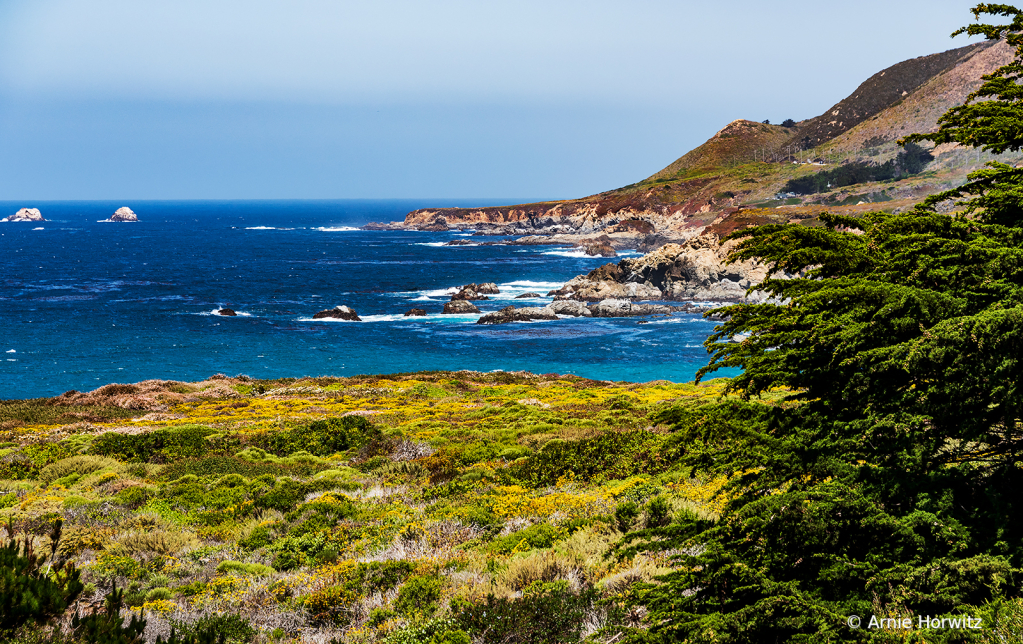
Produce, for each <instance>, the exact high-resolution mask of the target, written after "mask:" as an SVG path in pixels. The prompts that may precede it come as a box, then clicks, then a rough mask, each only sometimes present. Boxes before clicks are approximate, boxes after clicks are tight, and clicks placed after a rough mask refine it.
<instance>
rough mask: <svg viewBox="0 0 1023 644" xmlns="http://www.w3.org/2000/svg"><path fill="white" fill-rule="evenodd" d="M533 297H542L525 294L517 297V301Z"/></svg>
mask: <svg viewBox="0 0 1023 644" xmlns="http://www.w3.org/2000/svg"><path fill="white" fill-rule="evenodd" d="M533 297H542V296H541V295H540V294H539V293H523V294H522V295H516V296H515V299H516V300H526V299H529V298H533Z"/></svg>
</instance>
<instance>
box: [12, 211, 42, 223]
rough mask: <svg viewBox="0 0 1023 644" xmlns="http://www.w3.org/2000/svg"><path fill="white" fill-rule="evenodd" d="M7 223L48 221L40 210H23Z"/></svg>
mask: <svg viewBox="0 0 1023 644" xmlns="http://www.w3.org/2000/svg"><path fill="white" fill-rule="evenodd" d="M7 221H46V220H45V219H43V214H42V213H41V212H39V209H38V208H22V209H21V210H19V211H18V212H16V213H14V214H13V215H11V216H10V217H8V218H7Z"/></svg>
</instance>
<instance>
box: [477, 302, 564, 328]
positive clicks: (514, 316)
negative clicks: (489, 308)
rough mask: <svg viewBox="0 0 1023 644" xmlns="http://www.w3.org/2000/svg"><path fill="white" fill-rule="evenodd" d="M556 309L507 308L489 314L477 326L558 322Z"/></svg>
mask: <svg viewBox="0 0 1023 644" xmlns="http://www.w3.org/2000/svg"><path fill="white" fill-rule="evenodd" d="M557 319H558V316H557V314H556V313H555V312H554V309H553V308H551V307H549V306H544V307H539V306H524V307H522V308H515V307H514V306H506V307H504V308H503V309H501V310H500V311H493V312H491V313H487V314H486V315H484V316H483V317H481V318H480V319H479V320H476V324H507V323H508V322H531V321H533V320H557Z"/></svg>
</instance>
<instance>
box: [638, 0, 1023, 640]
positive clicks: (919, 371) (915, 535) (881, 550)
mask: <svg viewBox="0 0 1023 644" xmlns="http://www.w3.org/2000/svg"><path fill="white" fill-rule="evenodd" d="M974 13H975V14H976V15H977V16H979V15H981V14H994V15H998V16H1008V17H1011V18H1012V22H1011V23H1010V24H1008V25H1005V26H991V25H973V26H970V27H968V28H965V29H964V30H961V31H962V32H965V33H971V34H983V35H985V36H987V37H988V38H992V39H997V38H1005V39H1006V40H1007V41H1008V42H1009V44H1010V45H1012V46H1013V47H1015V48H1016V58H1015V60H1014V61H1013V62H1012V63H1011V64H1009V65H1007V66H1006V67H1003V68H1001V69H1000V70H998V71H997V72H995V73H994V74H992V75H990V76H987V77H985V79H984V84H983V86H982V87H981V88H980V89H979V90H978V91H977V92H976V93H975V94H974V95H973V96H971V102H969V103H968V104H967V105H964V106H961V107H958V108H955V109H953V110H950V112H949V113H947V114H946V115H945V116H944V117H943V118H942V120H941V127H940V129H939V131H938V132H936V133H934V134H929V135H921V136H913V137H908V138H907V139H906V140H905V141H904V142H913V141H921V140H929V141H931V142H934V143H944V142H957V143H959V144H961V145H970V146H976V147H984V148H985V149H988V150H991V151H994V152H1001V151H1004V150H1019V149H1020V147H1021V146H1023V112H1021V111H1020V109H1021V108H1020V101H1021V99H1023V89H1021V88H1020V86H1019V85H1017V84H1016V81H1017V80H1019V79H1020V78H1023V13H1021V12H1020V11H1019V10H1017V9H1015V8H1013V7H1009V6H1006V5H984V4H982V5H978V6H977V7H976V8H975V9H974ZM957 33H959V32H957ZM977 99H989V100H982V101H980V102H973V101H976V100H977ZM946 202H952V203H953V204H955V208H954V211H953V212H952V213H949V214H945V213H944V212H943V210H944V209H939V205H940V204H943V203H946ZM820 219H821V221H823V222H824V224H825V226H824V227H822V228H809V227H804V226H799V225H774V226H761V227H759V228H754V229H746V230H742V231H740V232H738V233H736V234H735V235H734V236H733V237H735V238H739V239H741V240H742V241H741V243H740V244H739V246H738V247H737V249H736V251H735V252H734V253H733V255H732V259H734V260H739V259H752V258H757V259H759V260H761V261H764V262H767V263H769V264H770V265H771V266H772V268H773V269H775V270H784V271H786V272H787V273H789V274H796V275H797V276H798V277H797V278H795V279H770V280H767V281H766V282H765V283H764V284H762V285H761V286H760V288H762V289H764V290H766V291H768V292H769V293H770V294H771V295H773V296H774V298H775V299H774V301H772V302H769V303H764V304H739V305H734V306H730V307H726V308H724V309H723V310H719V311H717V313H718V314H723V315H724V316H725V317H726V322H725V323H724V324H722V325H721V326H720V327H718V329H717V330H716V333H715V334H714V335H713V336H712V337H711V338H710V340H708V348H709V349H710V350H711V351H712V354H713V355H712V361H711V364H710V365H709V366H708V367H706V368H705V369H704V370H702V371H701V373H700V376H701V377H702V376H704V375H706V374H708V373H711V372H713V371H714V370H716V369H719V368H721V367H740V368H742V369H743V372H742V374H741V375H739V376H738V377H736V378H734V379H733V380H732V381H731V384H730V385H729V388H730V390H731V391H733V392H736V393H739V394H741V396H742V397H744V398H747V399H748V398H750V397H755V396H758V395H760V394H762V393H764V392H767V391H769V390H772V389H777V388H787V389H788V390H789V391H790V392H791V393H790V395H789V401H790V403H792V404H791V406H787V407H783V408H778V409H773V410H771V411H770V412H769V413H765V414H763V415H762V416H761V417H758V418H756V419H754V420H753V421H752V422H750V423H749V424H748V425H747V426H746V428H745V430H744V433H742V434H738V433H737V434H736V440H735V441H734V442H733V444H730V445H723V446H722V449H721V452H719V453H718V454H717V455H715V461H714V467H716V468H718V469H719V470H720V469H724V470H728V471H731V472H737V471H745V474H743V475H742V476H739V477H738V479H737V483H736V485H735V487H734V488H733V491H734V492H735V493H737V494H738V498H737V499H736V500H735V501H733V502H732V503H731V504H730V506H729V507H728V509H727V511H726V513H725V515H724V516H723V517H722V520H721V521H719V522H717V523H716V524H711V523H708V522H706V521H702V520H698V519H696V518H695V517H689V518H687V519H684V520H682V521H680V522H678V523H676V524H674V525H672V526H669V527H666V528H657V529H653V530H648V531H644V532H640V533H636V534H634V535H631V537H630V540H631V542H632V544H633V548H634V549H641V548H647V549H649V548H657V549H676V548H677V549H685V550H686V551H688V552H694V553H698V554H694V555H691V556H683V557H681V559H680V561H679V563H680V564H682V565H681V566H680V567H679V569H678V570H677V571H676V572H674V573H672V574H671V575H669V576H668V577H667V578H666V579H665V580H664V583H663V584H661V585H659V586H653V587H650V588H647V589H646V590H645V591H644V595H643V597H642V601H643V602H644V603H645V604H646V605H647V606H648V607H649V609H650V616H649V621H650V623H651V624H652V627H651V631H650V634H651V636H652V637H654V638H655V639H663V640H666V641H682V640H685V641H690V642H703V641H707V642H710V641H715V642H789V641H794V642H817V641H833V642H837V641H861V640H863V639H864V638H866V637H868V636H870V635H871V634H870V633H867V632H865V631H857V630H854V629H851V628H849V626H848V625H847V622H846V620H847V618H848V617H849V616H851V615H860V616H863V615H871V614H876V615H880V616H894V615H899V616H906V615H926V614H930V615H940V614H943V613H951V612H953V611H963V610H967V609H968V607H970V606H972V607H974V609H973V610H974V612H976V611H983V610H988V607H989V606H990V605H993V604H989V602H997V600H999V599H1000V598H1002V597H1006V596H1012V595H1013V594H1014V593H1018V592H1019V590H1018V583H1019V581H1020V580H1023V507H1021V502H1020V500H1019V499H1018V495H1017V494H1016V493H1015V490H1017V489H1019V488H1020V487H1021V486H1023V424H1021V423H1023V170H1018V169H1016V168H1013V167H1010V166H1008V165H1005V164H998V163H993V164H989V167H987V168H985V169H984V170H981V171H978V172H975V173H973V174H971V175H970V177H969V181H968V183H967V184H965V185H964V186H962V187H960V188H958V189H955V190H951V191H948V192H945V193H942V194H939V195H935V196H933V197H931V198H929V199H927V200H925V201H924V202H923V203H921V204H919V205H918V206H916V207H915V208H914V209H912V210H911V211H909V212H905V213H901V214H887V213H872V214H869V215H867V216H865V217H863V218H860V219H853V218H849V217H841V216H835V215H822V216H821V218H820ZM740 335H741V336H743V337H746V339H745V340H743V341H741V342H733V341H732V339H733V338H735V337H736V336H740ZM687 423H688V421H686V419H685V418H682V417H678V418H676V419H675V424H676V427H677V428H678V429H679V431H680V432H682V433H683V434H685V432H691V431H693V427H692V424H691V423H688V424H687ZM729 431H731V430H729ZM751 455H756V456H757V457H758V459H759V460H753V459H752V458H751ZM706 457H707V454H706V453H705V452H700V451H693V452H691V453H689V454H688V455H686V456H684V457H683V459H682V464H684V465H685V464H689V465H692V466H694V467H696V466H706V464H707V459H706ZM960 635H961V634H953V633H950V632H947V631H946V632H944V633H943V632H938V631H935V632H932V633H928V639H927V641H959V640H957V639H955V638H957V637H960Z"/></svg>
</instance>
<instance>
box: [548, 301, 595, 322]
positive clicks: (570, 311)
mask: <svg viewBox="0 0 1023 644" xmlns="http://www.w3.org/2000/svg"><path fill="white" fill-rule="evenodd" d="M548 306H550V307H551V308H552V309H554V312H555V313H557V314H558V315H571V316H572V317H577V318H588V317H590V316H592V315H593V314H592V313H591V312H590V309H588V308H587V307H586V305H585V304H583V303H582V302H578V301H575V300H558V301H555V302H551V303H550V304H549V305H548Z"/></svg>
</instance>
